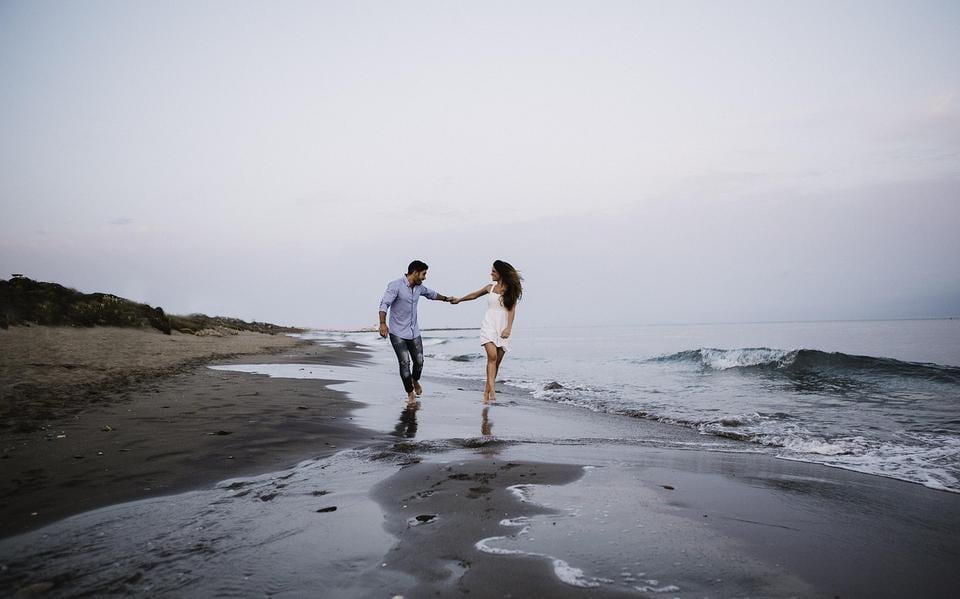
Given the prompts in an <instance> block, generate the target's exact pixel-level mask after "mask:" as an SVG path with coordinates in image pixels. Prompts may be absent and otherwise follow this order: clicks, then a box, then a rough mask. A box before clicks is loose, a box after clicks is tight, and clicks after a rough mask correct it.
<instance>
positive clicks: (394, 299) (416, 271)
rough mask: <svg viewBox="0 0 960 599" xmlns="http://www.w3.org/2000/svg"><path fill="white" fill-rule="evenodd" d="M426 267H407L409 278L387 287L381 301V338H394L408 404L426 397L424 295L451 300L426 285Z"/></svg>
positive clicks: (421, 265)
mask: <svg viewBox="0 0 960 599" xmlns="http://www.w3.org/2000/svg"><path fill="white" fill-rule="evenodd" d="M427 268H429V267H428V266H427V265H426V264H425V263H423V262H421V261H420V260H414V261H413V262H411V263H410V266H408V267H407V274H406V275H404V276H402V277H400V278H399V279H397V280H396V281H391V282H390V283H389V284H388V285H387V290H386V291H385V292H384V294H383V299H382V300H380V336H381V337H386V336H387V335H389V336H390V344H391V345H393V351H395V352H396V353H397V361H398V362H400V379H401V380H402V381H403V388H404V390H406V392H407V401H408V402H409V403H413V402H415V401H416V396H417V395H420V394H421V393H423V388H422V387H421V386H420V373H421V372H423V340H422V339H421V338H420V327H419V326H417V302H418V301H419V300H420V296H421V295H425V296H426V297H427V299H431V300H439V301H441V302H448V301H450V298H449V297H447V296H445V295H440V294H439V293H437V292H436V291H434V290H432V289H428V288H427V287H425V286H424V285H423V282H424V281H425V280H427ZM388 309H389V310H390V326H389V327H388V326H387V310H388Z"/></svg>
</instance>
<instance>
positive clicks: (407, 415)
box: [393, 401, 420, 439]
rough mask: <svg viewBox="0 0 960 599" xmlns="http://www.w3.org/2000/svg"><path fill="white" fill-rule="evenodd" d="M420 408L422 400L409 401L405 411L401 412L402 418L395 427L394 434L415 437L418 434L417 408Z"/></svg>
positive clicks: (408, 437)
mask: <svg viewBox="0 0 960 599" xmlns="http://www.w3.org/2000/svg"><path fill="white" fill-rule="evenodd" d="M419 409H420V402H419V401H414V402H408V403H407V404H406V405H405V406H404V407H403V411H402V412H400V420H398V421H397V424H396V425H395V426H394V427H393V434H394V435H396V436H398V437H404V438H407V439H413V438H414V437H416V436H417V410H419Z"/></svg>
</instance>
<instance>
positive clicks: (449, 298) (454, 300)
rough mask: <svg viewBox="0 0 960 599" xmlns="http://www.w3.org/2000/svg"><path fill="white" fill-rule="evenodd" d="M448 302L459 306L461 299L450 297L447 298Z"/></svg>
mask: <svg viewBox="0 0 960 599" xmlns="http://www.w3.org/2000/svg"><path fill="white" fill-rule="evenodd" d="M447 301H448V302H450V303H451V304H453V305H457V304H459V303H460V301H461V300H460V298H459V297H448V298H447Z"/></svg>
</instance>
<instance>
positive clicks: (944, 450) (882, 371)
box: [307, 319, 960, 493]
mask: <svg viewBox="0 0 960 599" xmlns="http://www.w3.org/2000/svg"><path fill="white" fill-rule="evenodd" d="M307 337H310V338H316V339H323V340H326V341H327V342H331V341H332V342H336V341H337V340H349V341H353V342H356V343H359V344H360V345H362V346H367V347H368V348H369V349H371V350H372V351H373V354H374V357H375V360H376V361H378V362H381V363H382V365H383V367H386V368H388V367H390V366H391V364H392V365H393V367H395V358H394V357H393V352H392V351H389V346H388V345H387V344H385V342H384V341H382V340H380V339H379V337H378V336H377V334H376V333H332V332H322V331H317V332H314V333H312V334H310V335H307ZM477 339H478V338H477V332H476V331H472V330H467V331H464V330H453V331H440V330H427V331H424V332H423V340H424V353H425V357H426V367H425V371H424V378H425V379H427V378H429V377H441V378H445V379H452V380H456V381H460V382H462V383H470V384H472V385H476V386H477V388H479V383H480V382H481V381H482V380H483V377H484V362H483V354H482V350H481V348H480V347H479V344H478V340H477ZM499 379H500V380H501V381H502V384H503V385H506V386H507V387H510V388H512V390H513V391H515V392H519V393H523V394H525V395H528V396H529V397H530V398H533V399H535V400H537V401H539V402H544V403H550V404H563V405H565V406H569V409H571V410H589V411H593V412H605V413H608V414H613V415H616V416H617V417H620V418H623V419H645V420H654V421H658V422H662V423H666V424H670V425H673V426H677V427H683V428H686V429H693V430H695V431H697V432H698V433H699V434H700V436H701V437H700V438H702V439H703V443H702V446H701V447H700V449H704V450H707V451H729V450H730V447H731V446H730V444H729V443H724V444H718V443H716V441H717V438H718V437H722V438H723V439H726V440H733V441H735V442H736V445H735V447H739V448H740V450H742V451H756V452H767V453H772V454H774V455H775V456H776V457H778V458H781V459H786V460H796V461H802V462H810V463H816V464H824V465H827V466H833V467H837V468H845V469H848V470H854V471H857V472H863V473H867V474H873V475H877V476H885V477H890V478H895V479H899V480H904V481H910V482H914V483H918V484H921V485H924V486H926V487H930V488H933V489H939V490H944V491H951V492H955V493H956V492H960V320H955V319H953V320H895V321H852V322H796V323H746V324H719V325H718V324H708V325H702V324H701V325H671V326H618V327H553V328H524V327H523V326H522V321H521V320H519V319H518V323H517V326H516V328H515V330H514V335H513V349H512V351H511V352H510V353H509V354H508V356H507V357H506V359H505V360H504V363H503V366H502V368H501V371H500V376H499ZM398 385H399V383H398Z"/></svg>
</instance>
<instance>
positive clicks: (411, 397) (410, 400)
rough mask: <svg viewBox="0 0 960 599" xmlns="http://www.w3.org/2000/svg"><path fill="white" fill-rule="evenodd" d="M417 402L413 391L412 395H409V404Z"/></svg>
mask: <svg viewBox="0 0 960 599" xmlns="http://www.w3.org/2000/svg"><path fill="white" fill-rule="evenodd" d="M415 401H417V396H416V395H414V394H413V391H411V392H410V393H407V403H408V404H411V403H413V402H415Z"/></svg>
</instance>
